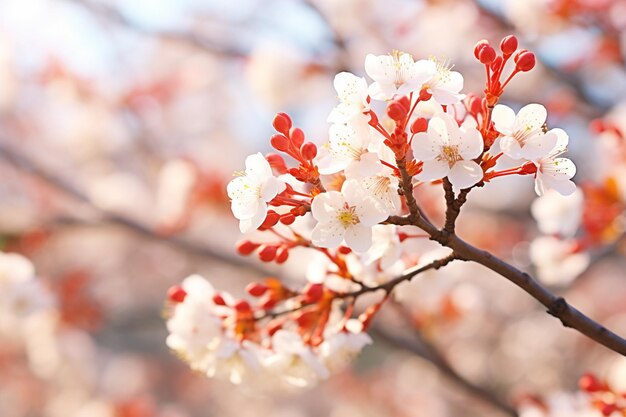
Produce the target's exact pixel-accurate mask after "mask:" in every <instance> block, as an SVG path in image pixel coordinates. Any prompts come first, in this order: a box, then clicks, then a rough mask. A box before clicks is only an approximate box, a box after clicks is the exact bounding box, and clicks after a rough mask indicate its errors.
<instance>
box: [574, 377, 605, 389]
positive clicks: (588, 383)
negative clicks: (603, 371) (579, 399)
mask: <svg viewBox="0 0 626 417" xmlns="http://www.w3.org/2000/svg"><path fill="white" fill-rule="evenodd" d="M578 387H579V388H580V389H581V390H582V391H586V392H598V391H603V390H604V388H605V387H604V384H603V383H602V382H600V380H599V379H598V378H597V377H596V376H595V375H593V374H591V373H587V374H585V375H583V376H581V377H580V379H579V380H578Z"/></svg>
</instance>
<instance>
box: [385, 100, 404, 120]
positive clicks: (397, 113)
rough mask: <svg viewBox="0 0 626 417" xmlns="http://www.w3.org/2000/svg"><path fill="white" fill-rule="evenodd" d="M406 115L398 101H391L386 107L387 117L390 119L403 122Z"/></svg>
mask: <svg viewBox="0 0 626 417" xmlns="http://www.w3.org/2000/svg"><path fill="white" fill-rule="evenodd" d="M407 113H408V110H407V108H406V107H404V106H403V105H402V104H400V103H399V102H398V101H392V102H390V103H389V105H387V116H389V118H390V119H392V120H395V121H396V122H397V121H400V120H403V119H404V118H405V117H406V115H407Z"/></svg>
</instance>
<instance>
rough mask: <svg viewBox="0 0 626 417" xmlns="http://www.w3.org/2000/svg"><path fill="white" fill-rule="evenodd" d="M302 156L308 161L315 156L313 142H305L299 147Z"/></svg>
mask: <svg viewBox="0 0 626 417" xmlns="http://www.w3.org/2000/svg"><path fill="white" fill-rule="evenodd" d="M300 153H301V154H302V157H303V158H304V159H306V160H308V161H310V160H312V159H313V158H315V157H316V156H317V146H315V144H314V143H313V142H307V143H305V144H304V145H302V146H301V147H300Z"/></svg>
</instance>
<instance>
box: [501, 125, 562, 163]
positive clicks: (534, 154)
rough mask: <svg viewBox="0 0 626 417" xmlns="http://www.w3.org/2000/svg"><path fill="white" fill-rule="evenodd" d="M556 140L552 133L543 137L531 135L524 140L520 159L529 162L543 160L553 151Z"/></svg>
mask: <svg viewBox="0 0 626 417" xmlns="http://www.w3.org/2000/svg"><path fill="white" fill-rule="evenodd" d="M557 140H558V138H557V135H556V134H555V133H554V132H548V133H546V134H545V135H533V136H531V137H530V138H528V139H526V143H524V147H523V148H522V151H521V157H522V158H524V159H528V160H529V161H536V160H537V159H539V158H543V157H544V156H546V155H548V153H549V152H550V151H551V150H552V149H554V147H555V146H556V143H557ZM509 156H510V155H509Z"/></svg>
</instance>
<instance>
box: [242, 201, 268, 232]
mask: <svg viewBox="0 0 626 417" xmlns="http://www.w3.org/2000/svg"><path fill="white" fill-rule="evenodd" d="M266 215H267V205H266V204H265V203H259V204H258V208H257V211H256V213H255V214H254V216H252V217H251V218H249V219H241V220H239V230H240V231H241V233H248V232H252V231H254V230H256V229H258V227H259V226H260V225H262V224H263V221H264V220H265V216H266Z"/></svg>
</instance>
